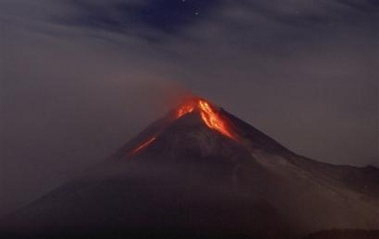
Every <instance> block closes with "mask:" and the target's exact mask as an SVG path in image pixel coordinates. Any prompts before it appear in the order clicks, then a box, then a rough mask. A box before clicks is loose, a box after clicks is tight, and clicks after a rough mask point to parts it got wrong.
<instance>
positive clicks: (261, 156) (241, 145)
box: [1, 97, 379, 239]
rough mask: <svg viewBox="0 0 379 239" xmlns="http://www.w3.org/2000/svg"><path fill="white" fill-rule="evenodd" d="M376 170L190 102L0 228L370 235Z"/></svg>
mask: <svg viewBox="0 0 379 239" xmlns="http://www.w3.org/2000/svg"><path fill="white" fill-rule="evenodd" d="M378 199H379V170H378V169H377V168H375V167H372V166H367V167H364V168H357V167H352V166H336V165H330V164H326V163H321V162H317V161H314V160H311V159H308V158H306V157H303V156H300V155H298V154H296V153H294V152H292V151H290V150H289V149H287V148H286V147H284V146H282V145H281V144H279V143H278V142H276V141H275V140H274V139H272V138H270V137H269V136H267V135H265V134H264V133H262V132H260V131H259V130H257V129H255V128H254V127H252V126H250V125H249V124H247V123H245V122H244V121H242V120H240V119H238V118H237V117H235V116H233V115H232V114H230V113H228V112H227V111H225V110H224V109H222V108H220V107H218V106H216V105H214V104H212V103H211V102H209V101H207V100H205V99H202V98H198V97H191V98H189V99H186V100H184V101H183V102H182V103H180V104H179V105H178V106H177V107H176V108H175V109H173V110H171V111H170V112H168V113H167V115H166V116H165V117H163V118H161V119H159V120H157V121H155V122H154V123H152V124H151V125H150V126H148V127H147V128H146V129H145V130H144V131H142V132H141V133H140V134H139V135H137V136H136V137H135V138H133V139H132V140H131V141H130V142H129V143H127V144H126V145H125V146H124V147H122V148H121V149H120V150H119V151H118V152H116V153H115V154H114V155H113V156H111V157H110V158H108V159H107V160H105V161H104V162H103V163H102V164H100V165H97V166H96V167H94V168H92V169H90V170H88V171H87V172H85V173H83V175H81V176H80V177H78V178H76V179H73V180H72V181H70V182H68V183H66V184H65V185H63V186H61V187H58V188H57V189H55V190H54V191H52V192H50V193H48V194H47V195H45V196H43V197H42V198H40V199H38V200H37V201H35V202H33V203H31V204H29V205H27V206H25V207H24V208H22V209H20V210H18V211H17V212H15V213H13V214H12V215H9V216H7V217H6V218H5V219H4V220H2V223H1V231H3V232H4V235H6V236H7V238H263V239H264V238H282V239H283V238H284V239H285V238H302V237H304V236H306V235H307V234H309V233H314V232H318V231H322V230H329V229H361V230H378V229H379V224H378V219H379V218H378V215H379V203H378V201H379V200H378Z"/></svg>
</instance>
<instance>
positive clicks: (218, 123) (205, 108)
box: [176, 98, 236, 140]
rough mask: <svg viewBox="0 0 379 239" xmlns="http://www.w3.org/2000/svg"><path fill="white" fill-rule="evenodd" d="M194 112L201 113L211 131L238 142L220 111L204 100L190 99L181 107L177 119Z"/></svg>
mask: <svg viewBox="0 0 379 239" xmlns="http://www.w3.org/2000/svg"><path fill="white" fill-rule="evenodd" d="M194 110H198V111H199V112H200V116H201V119H202V120H203V121H204V123H205V124H206V125H207V126H208V127H209V128H211V129H214V130H216V131H218V132H219V133H221V134H222V135H224V136H227V137H229V138H231V139H234V140H236V137H235V136H234V134H233V132H232V130H231V129H230V127H229V126H228V124H227V122H226V121H225V120H224V119H223V118H222V117H221V115H220V114H219V112H218V110H217V109H215V108H214V107H212V106H211V104H210V103H208V102H207V101H206V100H204V99H197V98H196V99H190V100H188V101H187V102H185V103H184V104H182V105H180V106H179V107H178V109H177V112H176V118H180V117H182V116H183V115H185V114H188V113H191V112H193V111H194Z"/></svg>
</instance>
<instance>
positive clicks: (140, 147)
mask: <svg viewBox="0 0 379 239" xmlns="http://www.w3.org/2000/svg"><path fill="white" fill-rule="evenodd" d="M156 138H157V137H156V136H153V137H151V138H149V139H148V140H147V141H146V142H144V143H143V144H141V145H139V146H138V147H137V148H135V149H133V151H132V152H131V154H136V153H138V152H139V151H141V150H142V149H144V148H146V147H147V146H149V145H150V144H151V143H152V142H153V141H154V140H155V139H156Z"/></svg>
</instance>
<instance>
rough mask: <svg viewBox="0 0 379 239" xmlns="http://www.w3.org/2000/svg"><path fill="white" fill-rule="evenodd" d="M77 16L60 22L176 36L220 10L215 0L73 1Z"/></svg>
mask: <svg viewBox="0 0 379 239" xmlns="http://www.w3.org/2000/svg"><path fill="white" fill-rule="evenodd" d="M70 2H71V5H73V6H74V7H76V8H77V10H78V13H77V14H75V15H74V16H73V17H72V18H71V19H67V18H66V19H61V21H62V22H64V23H66V24H70V25H77V26H84V27H86V26H87V27H91V28H95V29H96V28H98V29H103V30H107V31H117V32H121V33H126V34H141V35H142V36H145V37H146V36H150V37H154V34H157V33H160V32H163V33H166V34H174V35H176V34H179V33H180V32H182V31H184V29H185V28H187V27H190V26H192V25H195V24H198V23H199V22H201V21H202V20H203V18H205V17H207V16H209V14H211V12H212V11H213V10H215V9H216V8H218V7H220V5H221V2H222V1H216V0H208V1H202V0H147V1H114V0H112V1H106V2H103V3H99V2H93V1H85V0H73V1H70Z"/></svg>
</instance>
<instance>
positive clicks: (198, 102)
mask: <svg viewBox="0 0 379 239" xmlns="http://www.w3.org/2000/svg"><path fill="white" fill-rule="evenodd" d="M195 110H197V111H199V113H200V116H201V119H202V120H203V122H204V124H205V125H206V126H207V127H208V128H210V129H213V130H216V131H218V132H219V133H221V134H222V135H224V136H226V137H228V138H230V139H233V140H235V141H237V137H236V136H235V134H234V133H233V131H232V129H230V127H229V126H228V123H227V122H226V121H225V120H224V119H223V118H222V116H221V115H220V113H219V111H218V110H217V109H216V108H215V107H213V106H212V105H211V104H210V103H208V102H207V101H206V100H204V99H200V98H193V99H190V100H188V101H186V102H184V103H183V104H181V105H179V107H178V108H177V109H176V112H175V119H178V118H180V117H182V116H184V115H186V114H189V113H191V112H193V111H195ZM156 138H157V136H153V137H150V138H149V139H148V140H146V141H145V142H144V143H142V144H141V145H139V146H138V147H136V148H135V149H133V150H132V151H131V154H132V155H133V154H136V153H138V152H140V151H141V150H143V149H145V148H146V147H148V146H149V145H150V144H151V143H152V142H153V141H154V140H155V139H156Z"/></svg>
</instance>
